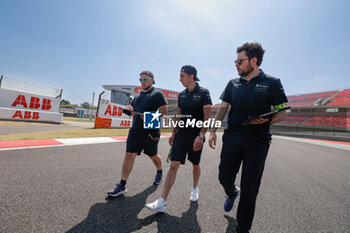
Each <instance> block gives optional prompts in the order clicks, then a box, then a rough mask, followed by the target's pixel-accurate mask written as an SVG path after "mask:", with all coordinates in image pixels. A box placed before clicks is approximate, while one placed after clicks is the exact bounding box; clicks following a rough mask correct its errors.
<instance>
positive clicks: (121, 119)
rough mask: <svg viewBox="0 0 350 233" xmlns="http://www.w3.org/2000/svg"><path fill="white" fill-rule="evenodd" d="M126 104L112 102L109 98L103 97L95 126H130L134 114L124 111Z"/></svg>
mask: <svg viewBox="0 0 350 233" xmlns="http://www.w3.org/2000/svg"><path fill="white" fill-rule="evenodd" d="M125 107H126V106H124V105H120V104H115V103H110V102H109V101H108V100H105V99H101V100H100V105H99V108H98V113H97V117H96V119H95V128H120V127H125V128H129V127H131V125H132V119H133V117H132V116H128V115H126V114H124V113H123V112H122V108H125Z"/></svg>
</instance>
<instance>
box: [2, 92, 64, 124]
mask: <svg viewBox="0 0 350 233" xmlns="http://www.w3.org/2000/svg"><path fill="white" fill-rule="evenodd" d="M59 106H60V99H59V98H54V97H47V96H41V95H35V94H30V93H24V92H19V91H14V90H7V89H2V88H0V119H6V120H26V121H40V122H54V123H61V121H62V116H63V115H62V114H61V113H58V110H59Z"/></svg>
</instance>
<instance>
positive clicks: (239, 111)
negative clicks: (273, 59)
mask: <svg viewBox="0 0 350 233" xmlns="http://www.w3.org/2000/svg"><path fill="white" fill-rule="evenodd" d="M220 99H221V100H223V101H225V102H228V103H229V104H230V105H231V109H230V112H229V115H228V122H227V123H228V127H227V131H228V132H238V133H263V134H267V133H269V130H270V124H269V123H264V124H260V125H242V124H243V122H245V121H246V120H247V119H248V116H250V117H253V116H258V115H261V114H263V113H267V112H270V111H271V106H276V105H280V104H283V103H286V102H288V100H287V97H286V95H285V93H284V89H283V87H282V84H281V81H280V80H279V79H277V78H274V77H271V76H270V75H267V74H265V73H264V72H263V71H261V72H260V74H259V75H258V76H257V77H254V78H252V79H251V80H250V81H249V82H248V81H246V80H245V79H244V78H243V77H241V78H236V79H232V80H230V81H229V82H228V84H227V86H226V88H225V90H224V92H223V93H222V95H221V97H220Z"/></svg>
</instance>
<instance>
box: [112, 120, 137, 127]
mask: <svg viewBox="0 0 350 233" xmlns="http://www.w3.org/2000/svg"><path fill="white" fill-rule="evenodd" d="M131 126H132V120H126V119H118V118H112V123H111V128H120V127H125V128H130V127H131Z"/></svg>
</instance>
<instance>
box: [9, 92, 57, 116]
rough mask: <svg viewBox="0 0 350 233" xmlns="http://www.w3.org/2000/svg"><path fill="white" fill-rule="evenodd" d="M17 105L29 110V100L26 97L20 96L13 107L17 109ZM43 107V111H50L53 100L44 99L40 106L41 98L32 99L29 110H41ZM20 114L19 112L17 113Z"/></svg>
mask: <svg viewBox="0 0 350 233" xmlns="http://www.w3.org/2000/svg"><path fill="white" fill-rule="evenodd" d="M17 105H22V106H23V107H24V108H28V104H27V100H26V97H25V96H24V95H18V96H17V98H16V100H15V101H14V102H13V103H12V105H11V106H12V107H16V106H17ZM40 107H41V109H42V110H50V109H51V100H49V99H45V98H43V101H42V103H41V104H40V98H38V97H31V98H30V102H29V108H32V109H39V108H40ZM17 112H18V111H17ZM38 115H39V113H38Z"/></svg>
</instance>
